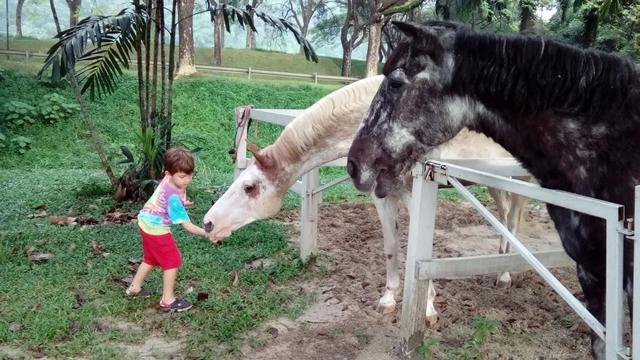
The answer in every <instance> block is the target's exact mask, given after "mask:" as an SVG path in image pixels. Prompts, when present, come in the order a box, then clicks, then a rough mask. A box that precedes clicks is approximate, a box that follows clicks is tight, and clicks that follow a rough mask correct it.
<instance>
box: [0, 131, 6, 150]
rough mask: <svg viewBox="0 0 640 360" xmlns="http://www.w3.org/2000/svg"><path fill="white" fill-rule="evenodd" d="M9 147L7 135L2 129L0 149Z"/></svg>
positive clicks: (0, 132)
mask: <svg viewBox="0 0 640 360" xmlns="http://www.w3.org/2000/svg"><path fill="white" fill-rule="evenodd" d="M6 147H7V136H6V135H5V134H3V133H2V131H0V149H4V148H6Z"/></svg>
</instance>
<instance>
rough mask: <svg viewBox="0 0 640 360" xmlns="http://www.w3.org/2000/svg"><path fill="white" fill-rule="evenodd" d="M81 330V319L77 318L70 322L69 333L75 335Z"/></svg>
mask: <svg viewBox="0 0 640 360" xmlns="http://www.w3.org/2000/svg"><path fill="white" fill-rule="evenodd" d="M79 330H80V320H78V319H75V320H72V321H71V322H70V323H69V334H71V335H73V334H75V333H77V332H78V331H79Z"/></svg>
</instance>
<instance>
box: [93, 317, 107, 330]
mask: <svg viewBox="0 0 640 360" xmlns="http://www.w3.org/2000/svg"><path fill="white" fill-rule="evenodd" d="M91 329H93V330H94V331H97V332H105V331H107V330H109V326H108V325H107V324H105V323H103V322H102V321H98V320H96V321H94V322H92V323H91Z"/></svg>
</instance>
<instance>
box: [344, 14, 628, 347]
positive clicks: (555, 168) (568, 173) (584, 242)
mask: <svg viewBox="0 0 640 360" xmlns="http://www.w3.org/2000/svg"><path fill="white" fill-rule="evenodd" d="M395 25H396V26H397V28H398V29H399V30H400V31H401V32H402V33H403V34H404V35H405V36H404V38H403V40H402V41H401V42H400V43H399V44H398V46H397V48H396V49H395V50H394V52H393V54H392V55H391V56H390V58H389V61H388V62H387V63H386V65H385V67H384V70H383V73H384V75H385V76H386V78H385V80H384V82H383V83H382V85H381V87H380V90H379V91H378V93H377V94H376V96H375V98H374V99H373V102H372V104H371V107H370V108H369V112H368V115H367V117H366V118H365V119H364V123H363V126H362V127H361V128H360V130H359V132H358V134H357V135H356V138H355V140H354V142H353V144H352V146H351V149H350V151H349V161H348V165H347V169H348V172H349V174H350V175H351V177H352V178H353V181H354V183H355V185H356V187H357V188H358V189H360V190H362V191H371V190H374V191H375V194H376V195H377V196H378V197H384V196H385V195H387V194H389V193H391V192H393V191H394V188H395V186H397V185H395V184H396V183H397V182H396V178H397V177H398V176H399V175H401V174H403V173H404V172H406V171H408V170H409V168H410V167H411V166H412V165H413V164H414V163H415V162H416V161H419V160H421V158H422V155H423V154H426V153H428V152H429V151H430V150H431V149H432V148H433V147H435V146H438V145H440V144H442V143H444V142H446V141H448V140H449V139H451V138H452V137H454V136H455V135H456V134H457V133H458V132H459V131H460V130H461V129H462V128H464V127H468V128H469V129H472V130H475V131H477V132H480V133H484V134H485V135H487V136H489V137H491V138H492V139H493V140H494V141H496V142H497V143H498V144H500V145H502V146H503V147H504V148H505V149H506V150H507V151H509V152H510V153H511V154H513V156H515V157H516V158H517V159H518V160H519V161H520V162H521V163H522V164H523V165H524V167H525V168H526V169H527V170H528V171H529V172H530V173H531V174H533V175H534V176H535V177H536V178H537V179H538V180H539V182H540V184H541V185H542V186H544V187H547V188H554V189H560V190H565V191H570V192H573V193H577V194H582V195H586V196H590V197H594V198H598V199H602V200H607V201H611V202H615V203H619V204H622V205H624V206H625V208H626V210H627V216H633V188H634V185H636V184H640V76H639V74H640V69H639V67H638V66H637V65H635V64H634V63H633V62H631V61H629V60H627V59H624V58H622V57H620V56H617V55H614V54H608V53H604V52H600V51H596V50H581V49H578V48H576V47H573V46H570V45H566V44H562V43H559V42H556V41H552V40H546V39H543V38H539V37H527V36H519V35H512V36H507V35H498V34H491V33H482V32H475V31H472V30H470V29H468V28H466V27H464V26H461V25H457V24H453V23H448V22H439V21H433V22H428V23H425V24H422V25H418V24H411V23H395ZM548 210H549V214H550V215H551V218H552V219H553V221H554V223H555V226H556V229H557V230H558V233H559V234H560V238H561V240H562V244H563V246H564V249H565V250H566V252H567V254H569V256H571V257H572V258H573V259H574V260H575V261H576V263H577V272H578V278H579V281H580V284H581V286H582V289H583V292H584V296H585V300H586V303H587V308H588V309H589V311H590V312H591V313H592V314H593V315H594V316H595V317H596V318H597V319H598V320H600V321H601V322H602V323H604V320H605V277H606V274H605V223H604V221H603V220H601V219H597V218H594V217H591V216H588V215H584V214H581V213H578V212H574V211H571V210H567V209H564V208H560V207H556V206H551V205H549V206H548ZM625 247H626V248H627V249H626V250H625V254H629V255H628V256H627V255H625V259H624V274H625V276H624V282H625V283H624V284H625V291H626V292H627V295H628V296H630V295H631V290H632V289H631V284H632V282H631V267H632V258H631V251H630V249H629V246H628V244H627V246H625ZM603 345H604V343H603V342H602V340H600V339H599V338H598V337H597V336H596V335H595V334H592V353H593V356H594V357H595V358H602V357H604V346H603Z"/></svg>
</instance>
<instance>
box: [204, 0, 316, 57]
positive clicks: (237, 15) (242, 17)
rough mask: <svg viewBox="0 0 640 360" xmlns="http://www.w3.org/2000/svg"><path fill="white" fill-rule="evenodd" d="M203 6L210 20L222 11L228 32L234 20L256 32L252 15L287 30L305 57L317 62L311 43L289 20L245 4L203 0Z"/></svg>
mask: <svg viewBox="0 0 640 360" xmlns="http://www.w3.org/2000/svg"><path fill="white" fill-rule="evenodd" d="M205 7H206V10H208V11H209V13H210V14H211V20H212V21H213V18H214V17H215V16H216V15H217V14H218V12H219V11H221V12H222V14H223V18H224V24H225V27H226V29H227V31H228V32H230V31H231V27H230V25H231V23H232V22H234V21H236V20H237V21H238V24H240V26H241V27H242V28H244V26H245V23H246V24H247V25H248V26H249V27H250V28H251V30H253V31H255V32H257V30H256V27H255V24H254V22H253V17H252V15H255V16H257V17H258V18H260V20H262V21H263V22H265V23H266V24H267V25H269V26H271V27H274V28H276V29H278V30H279V31H285V30H288V31H289V32H291V33H292V34H293V36H294V37H295V39H296V41H297V42H298V44H300V46H302V49H303V51H304V55H305V57H306V58H307V60H309V61H314V62H318V55H316V52H315V50H314V49H313V47H312V46H311V44H310V43H309V42H308V41H307V39H305V37H304V36H302V33H301V32H300V31H299V30H298V29H297V28H296V27H295V26H294V25H293V24H291V23H290V22H289V21H287V20H285V19H283V18H277V19H276V18H273V17H271V16H270V15H268V14H266V13H264V12H262V11H258V10H256V9H255V8H254V7H252V6H251V5H246V8H245V9H239V8H237V7H235V6H232V5H228V4H222V5H218V4H217V3H216V2H215V1H214V0H205Z"/></svg>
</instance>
